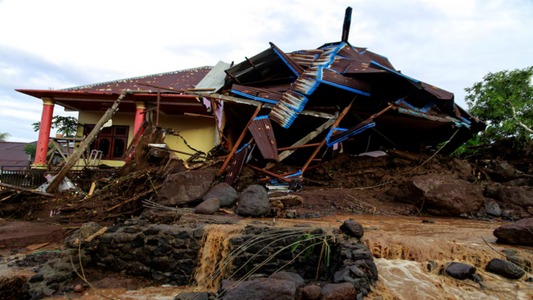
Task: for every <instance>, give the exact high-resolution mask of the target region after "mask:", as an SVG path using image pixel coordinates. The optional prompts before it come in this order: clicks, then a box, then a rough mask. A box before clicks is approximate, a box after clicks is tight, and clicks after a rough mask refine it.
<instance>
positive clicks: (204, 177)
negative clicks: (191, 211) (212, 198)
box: [158, 169, 215, 206]
mask: <svg viewBox="0 0 533 300" xmlns="http://www.w3.org/2000/svg"><path fill="white" fill-rule="evenodd" d="M214 178H215V173H214V172H213V171H212V170H209V169H206V170H195V171H187V172H181V173H176V174H170V175H168V176H167V178H166V179H165V181H164V182H163V186H162V187H161V190H160V191H159V194H158V203H159V204H162V205H167V206H179V205H186V204H189V203H192V202H196V201H198V200H199V199H201V198H202V196H203V195H204V194H205V193H207V191H208V190H209V187H210V186H211V183H212V182H213V179H214Z"/></svg>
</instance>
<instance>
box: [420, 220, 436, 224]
mask: <svg viewBox="0 0 533 300" xmlns="http://www.w3.org/2000/svg"><path fill="white" fill-rule="evenodd" d="M422 223H429V224H433V223H435V221H433V220H422Z"/></svg>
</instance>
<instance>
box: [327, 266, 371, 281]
mask: <svg viewBox="0 0 533 300" xmlns="http://www.w3.org/2000/svg"><path fill="white" fill-rule="evenodd" d="M364 277H365V273H364V272H363V271H361V269H359V268H358V267H357V266H349V267H346V268H344V269H342V270H340V271H337V272H335V275H333V282H335V283H341V282H351V283H354V282H355V279H358V278H364Z"/></svg>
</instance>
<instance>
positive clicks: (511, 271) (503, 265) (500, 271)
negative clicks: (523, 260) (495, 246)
mask: <svg viewBox="0 0 533 300" xmlns="http://www.w3.org/2000/svg"><path fill="white" fill-rule="evenodd" d="M485 270H486V271H487V272H491V273H494V274H497V275H501V276H503V277H505V278H509V279H520V278H521V277H522V276H524V274H526V272H524V270H522V269H521V268H520V267H519V266H517V265H515V264H513V263H512V262H510V261H506V260H503V259H499V258H493V259H492V260H491V261H490V262H489V263H488V264H487V266H486V267H485Z"/></svg>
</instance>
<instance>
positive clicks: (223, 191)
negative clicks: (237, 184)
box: [202, 182, 239, 207]
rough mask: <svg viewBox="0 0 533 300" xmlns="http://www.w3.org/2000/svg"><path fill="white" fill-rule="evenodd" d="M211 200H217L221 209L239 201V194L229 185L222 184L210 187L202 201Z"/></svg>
mask: <svg viewBox="0 0 533 300" xmlns="http://www.w3.org/2000/svg"><path fill="white" fill-rule="evenodd" d="M211 198H217V199H218V200H219V201H220V206H221V207H231V206H233V205H235V203H237V200H239V194H237V191H235V189H234V188H233V187H232V186H231V185H229V184H227V183H225V182H222V183H219V184H217V185H215V186H214V187H212V188H211V189H210V190H209V192H207V194H205V195H204V197H203V198H202V199H203V200H204V201H205V200H208V199H211Z"/></svg>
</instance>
